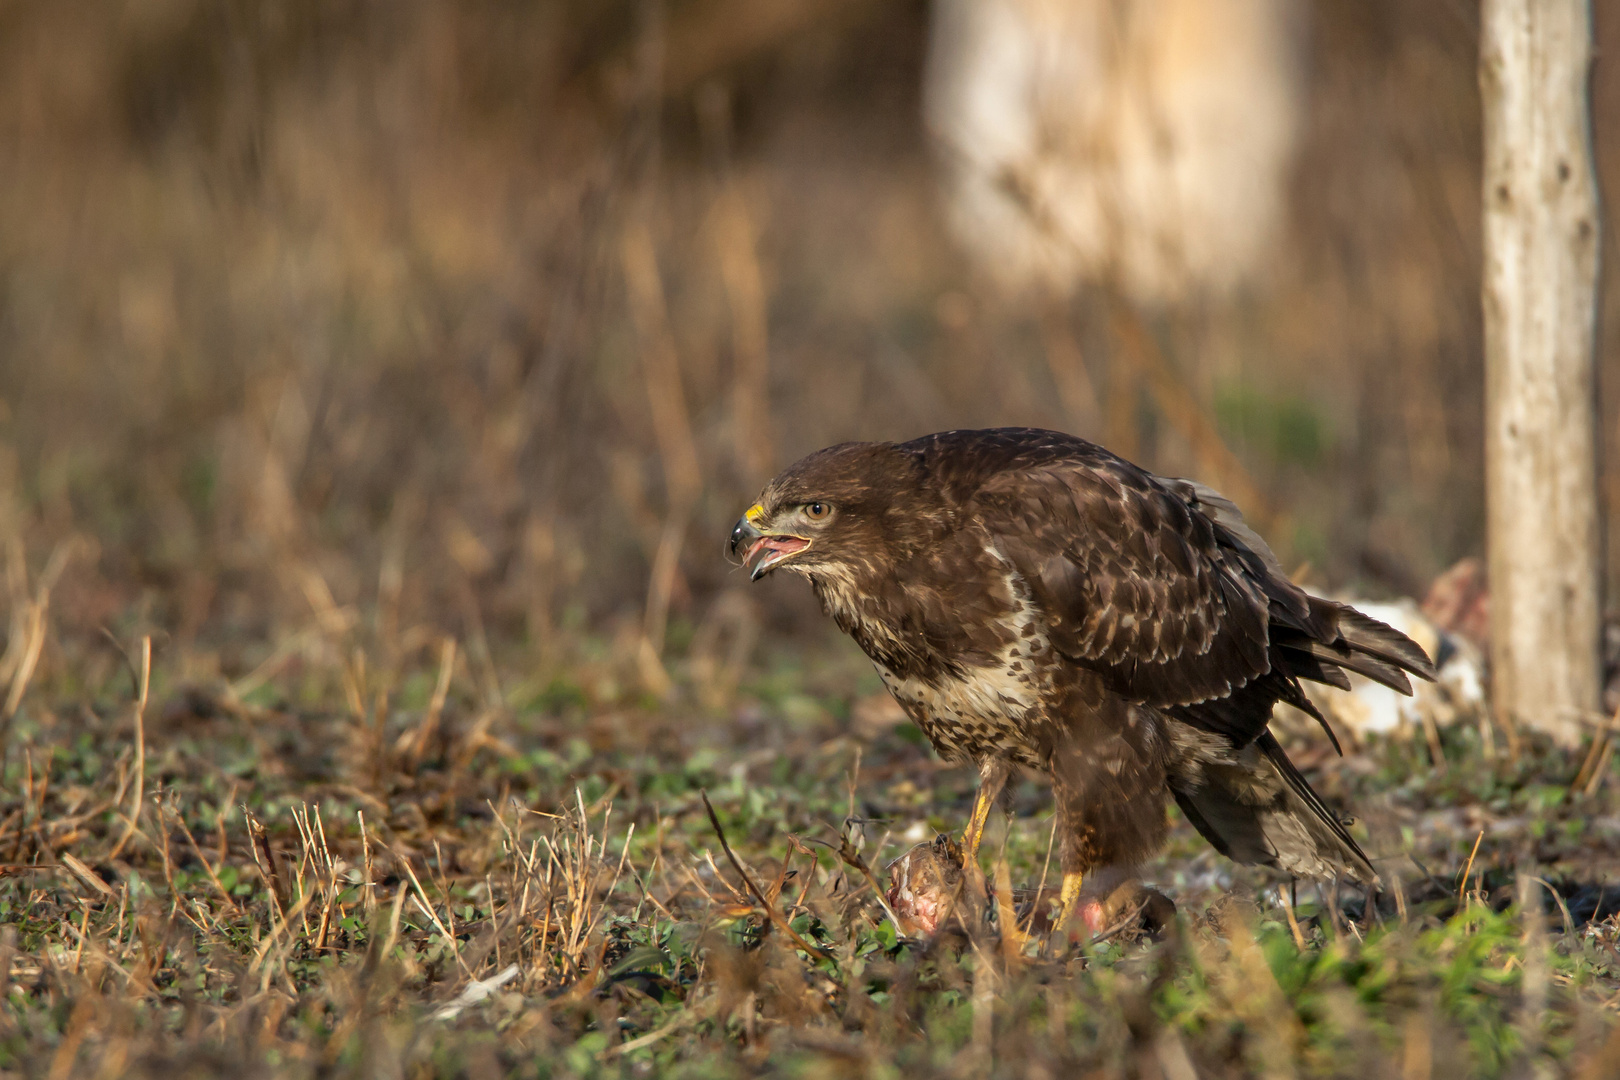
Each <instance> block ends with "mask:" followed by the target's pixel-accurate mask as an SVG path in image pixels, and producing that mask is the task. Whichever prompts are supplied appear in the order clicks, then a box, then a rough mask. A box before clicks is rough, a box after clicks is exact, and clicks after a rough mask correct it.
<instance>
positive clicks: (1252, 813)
mask: <svg viewBox="0 0 1620 1080" xmlns="http://www.w3.org/2000/svg"><path fill="white" fill-rule="evenodd" d="M1198 758H1199V760H1196V761H1193V760H1190V759H1189V761H1187V762H1185V763H1184V765H1185V766H1186V767H1183V768H1181V769H1174V770H1173V771H1172V774H1171V777H1170V788H1171V791H1172V792H1173V793H1174V795H1175V797H1176V804H1177V805H1178V806H1180V807H1181V812H1182V813H1183V814H1185V815H1186V817H1187V820H1188V821H1190V822H1192V825H1193V827H1194V828H1195V829H1197V830H1198V832H1199V833H1200V835H1202V836H1203V837H1204V839H1205V840H1208V841H1209V842H1210V843H1211V844H1212V845H1214V847H1215V850H1217V851H1219V852H1220V853H1221V854H1222V855H1225V856H1226V857H1227V858H1229V859H1232V860H1233V861H1235V862H1240V863H1247V864H1249V865H1257V866H1270V867H1275V868H1276V869H1278V870H1281V871H1283V872H1284V873H1288V874H1293V875H1295V876H1298V877H1309V878H1328V877H1350V878H1354V879H1355V880H1357V881H1360V882H1362V883H1364V884H1369V885H1377V884H1378V873H1377V871H1375V870H1374V869H1373V865H1372V862H1371V860H1369V859H1368V858H1367V854H1366V852H1364V851H1362V850H1361V846H1360V845H1359V844H1357V843H1356V842H1355V840H1354V838H1352V837H1351V835H1350V833H1349V832H1347V831H1346V830H1345V827H1344V824H1343V823H1342V822H1341V821H1340V820H1339V818H1338V816H1337V815H1336V814H1334V813H1333V811H1332V810H1331V809H1329V808H1328V806H1327V805H1326V804H1325V803H1323V802H1322V799H1321V797H1320V796H1319V795H1317V794H1316V792H1315V791H1313V790H1312V789H1311V785H1310V784H1308V783H1306V781H1305V778H1304V777H1303V776H1301V775H1300V772H1299V770H1298V769H1296V768H1295V767H1294V763H1293V762H1292V761H1289V760H1288V755H1287V754H1285V753H1283V749H1282V747H1281V746H1279V745H1278V744H1277V740H1276V739H1275V738H1274V737H1273V736H1272V735H1271V733H1270V732H1266V733H1265V734H1263V735H1261V736H1260V737H1259V738H1257V739H1255V740H1254V742H1252V743H1250V744H1249V745H1247V746H1244V747H1241V748H1239V749H1235V750H1229V751H1225V752H1221V751H1215V752H1213V753H1212V752H1211V750H1210V749H1208V748H1206V749H1205V750H1204V751H1203V752H1202V753H1200V754H1199V755H1198Z"/></svg>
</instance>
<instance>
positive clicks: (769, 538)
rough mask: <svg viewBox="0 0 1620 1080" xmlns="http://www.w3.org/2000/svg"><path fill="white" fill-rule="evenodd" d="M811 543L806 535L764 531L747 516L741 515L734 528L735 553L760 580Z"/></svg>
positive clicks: (752, 575)
mask: <svg viewBox="0 0 1620 1080" xmlns="http://www.w3.org/2000/svg"><path fill="white" fill-rule="evenodd" d="M809 546H810V541H809V540H806V539H805V538H804V537H802V536H794V535H792V534H791V533H777V532H761V531H760V530H759V529H758V528H756V527H755V526H754V523H753V522H752V521H750V520H748V518H747V517H742V518H739V519H738V520H737V524H736V525H735V526H734V527H733V528H732V530H731V545H730V551H731V557H732V558H734V559H736V560H737V561H738V562H740V563H742V564H743V566H744V567H745V568H746V569H747V570H748V579H749V580H750V581H758V580H759V579H760V578H762V577H764V576H765V575H766V574H768V573H770V572H771V571H772V570H774V569H776V567H777V566H779V565H781V564H782V563H783V562H786V561H787V560H788V559H791V558H792V557H793V556H795V555H797V554H798V553H799V552H801V551H803V550H804V549H805V548H807V547H809Z"/></svg>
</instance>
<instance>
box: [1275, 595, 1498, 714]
mask: <svg viewBox="0 0 1620 1080" xmlns="http://www.w3.org/2000/svg"><path fill="white" fill-rule="evenodd" d="M1341 599H1343V598H1341ZM1344 602H1345V603H1348V604H1351V605H1352V606H1353V607H1355V609H1356V610H1357V611H1360V612H1361V613H1362V614H1364V615H1368V616H1371V617H1372V618H1374V619H1377V620H1378V621H1379V622H1383V623H1387V624H1388V625H1390V626H1392V627H1394V628H1395V629H1397V630H1399V631H1400V632H1401V633H1403V634H1405V635H1406V636H1407V637H1409V638H1411V639H1412V640H1413V641H1415V642H1417V643H1418V645H1419V646H1421V647H1422V649H1423V651H1424V652H1426V653H1428V654H1429V656H1430V658H1431V659H1433V660H1434V662H1435V667H1436V669H1437V672H1438V674H1439V678H1438V679H1437V680H1436V681H1435V682H1432V683H1427V682H1424V681H1422V680H1421V679H1413V680H1412V696H1411V697H1406V696H1405V695H1403V694H1398V693H1396V692H1395V691H1393V690H1391V689H1390V688H1389V687H1387V686H1381V685H1379V684H1378V683H1375V682H1373V681H1372V680H1371V679H1368V678H1365V677H1363V676H1361V675H1355V674H1351V675H1350V692H1349V693H1345V692H1344V691H1342V690H1335V689H1333V688H1332V687H1329V686H1322V685H1319V684H1317V683H1305V684H1303V685H1304V686H1305V692H1306V693H1307V694H1309V695H1310V698H1311V700H1312V701H1313V702H1315V703H1316V707H1317V708H1319V709H1321V710H1322V712H1323V714H1324V715H1326V716H1327V718H1328V721H1329V722H1330V723H1331V724H1333V726H1334V728H1335V729H1336V730H1338V731H1340V732H1348V733H1349V734H1350V735H1351V736H1353V737H1356V738H1360V737H1361V736H1363V735H1369V734H1375V733H1377V734H1383V733H1388V732H1394V731H1400V730H1402V729H1416V728H1418V727H1419V726H1421V725H1422V724H1423V723H1424V718H1425V716H1427V717H1428V718H1429V719H1432V720H1433V721H1434V723H1435V725H1436V726H1438V727H1445V726H1447V725H1449V724H1453V723H1456V722H1458V721H1473V720H1476V719H1477V718H1478V716H1479V711H1480V710H1481V709H1482V708H1484V706H1485V678H1484V668H1483V666H1482V664H1481V661H1480V656H1479V653H1478V651H1477V650H1476V649H1475V648H1474V647H1473V646H1472V645H1470V644H1469V643H1468V642H1466V641H1464V640H1462V639H1461V638H1457V637H1453V636H1451V635H1448V634H1446V633H1445V632H1444V631H1442V630H1441V629H1439V628H1438V627H1437V626H1435V625H1434V623H1433V622H1431V621H1430V620H1429V619H1427V618H1426V617H1424V615H1423V613H1422V612H1421V611H1419V610H1418V606H1417V604H1415V603H1413V602H1412V601H1411V600H1395V601H1389V602H1378V601H1369V600H1344Z"/></svg>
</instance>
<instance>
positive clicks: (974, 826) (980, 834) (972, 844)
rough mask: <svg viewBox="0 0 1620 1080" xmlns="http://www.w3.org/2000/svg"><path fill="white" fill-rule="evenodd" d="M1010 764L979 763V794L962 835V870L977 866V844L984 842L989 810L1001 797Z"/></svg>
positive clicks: (1001, 761) (1003, 761)
mask: <svg viewBox="0 0 1620 1080" xmlns="http://www.w3.org/2000/svg"><path fill="white" fill-rule="evenodd" d="M1011 773H1012V764H1011V763H1010V762H1008V761H1007V760H1006V759H1005V758H985V759H984V760H983V761H981V762H979V792H978V794H977V795H975V796H974V799H973V813H972V814H971V815H970V816H969V817H968V824H967V831H966V832H964V833H963V834H962V868H963V869H964V870H968V869H970V868H976V867H977V866H978V865H979V844H980V842H981V841H983V840H984V829H985V825H986V824H988V823H989V821H990V810H991V808H992V807H994V806H995V805H996V800H997V799H998V798H1000V797H1001V789H1002V788H1004V787H1005V786H1006V785H1007V777H1008V776H1009V775H1010V774H1011Z"/></svg>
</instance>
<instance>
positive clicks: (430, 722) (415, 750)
mask: <svg viewBox="0 0 1620 1080" xmlns="http://www.w3.org/2000/svg"><path fill="white" fill-rule="evenodd" d="M455 668H456V639H455V638H452V637H448V636H446V637H445V638H443V639H442V640H441V641H440V642H439V677H438V681H437V682H435V683H434V684H433V697H432V698H431V699H430V700H429V701H428V707H427V712H426V713H425V714H423V716H422V722H421V723H420V724H418V725H417V727H416V730H415V731H414V732H410V733H407V734H405V735H403V736H401V737H400V743H401V744H403V745H402V749H404V751H405V760H406V761H407V762H408V763H409V765H410V767H411V768H413V769H414V768H416V767H417V766H419V765H420V764H421V763H422V758H423V757H424V756H426V754H427V751H428V746H429V744H430V743H431V742H432V741H433V737H434V736H435V735H436V734H438V730H439V718H440V716H441V715H442V714H443V713H444V703H445V699H446V698H448V697H449V695H450V678H451V676H452V675H453V674H454V673H455Z"/></svg>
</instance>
